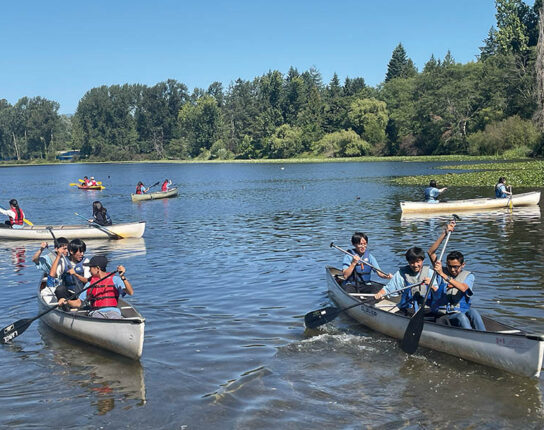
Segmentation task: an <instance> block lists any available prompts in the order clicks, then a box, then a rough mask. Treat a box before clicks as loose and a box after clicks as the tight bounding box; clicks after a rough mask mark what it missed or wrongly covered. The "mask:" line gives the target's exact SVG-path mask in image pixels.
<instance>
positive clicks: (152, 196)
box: [130, 188, 178, 202]
mask: <svg viewBox="0 0 544 430" xmlns="http://www.w3.org/2000/svg"><path fill="white" fill-rule="evenodd" d="M177 195H178V189H177V188H172V189H171V190H168V191H155V192H154V193H145V194H131V195H130V196H131V198H132V201H133V202H139V201H142V200H157V199H167V198H170V197H176V196H177Z"/></svg>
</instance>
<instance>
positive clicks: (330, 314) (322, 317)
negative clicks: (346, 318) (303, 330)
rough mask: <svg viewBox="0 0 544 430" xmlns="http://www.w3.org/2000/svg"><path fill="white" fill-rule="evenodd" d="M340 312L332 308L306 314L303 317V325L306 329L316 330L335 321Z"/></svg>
mask: <svg viewBox="0 0 544 430" xmlns="http://www.w3.org/2000/svg"><path fill="white" fill-rule="evenodd" d="M340 312H341V310H340V309H338V308H335V307H334V306H329V307H327V308H323V309H318V310H317V311H312V312H308V313H307V314H306V315H305V316H304V325H305V326H306V327H308V328H317V327H319V326H320V325H323V324H327V323H328V322H330V321H332V320H333V319H335V318H336V317H337V316H338V314H339V313H340Z"/></svg>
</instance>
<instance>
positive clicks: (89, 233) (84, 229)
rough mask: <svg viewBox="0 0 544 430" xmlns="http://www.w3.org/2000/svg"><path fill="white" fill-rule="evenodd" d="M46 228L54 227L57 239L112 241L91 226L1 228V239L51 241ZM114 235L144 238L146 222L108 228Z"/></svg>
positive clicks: (108, 236)
mask: <svg viewBox="0 0 544 430" xmlns="http://www.w3.org/2000/svg"><path fill="white" fill-rule="evenodd" d="M46 227H52V230H53V234H54V235H55V237H65V238H66V239H68V240H71V239H110V235H108V233H106V232H104V231H102V230H100V229H98V228H97V227H93V226H92V225H91V224H89V225H53V226H45V225H34V226H25V227H23V228H19V229H15V228H0V239H8V240H38V241H40V240H51V237H52V236H51V233H50V231H49V230H48V229H47V228H46ZM105 228H107V229H108V230H109V231H111V232H112V233H115V234H118V235H120V236H122V237H124V238H129V237H131V238H138V237H142V236H143V234H144V231H145V222H144V221H140V222H131V223H124V224H113V225H109V226H107V227H105Z"/></svg>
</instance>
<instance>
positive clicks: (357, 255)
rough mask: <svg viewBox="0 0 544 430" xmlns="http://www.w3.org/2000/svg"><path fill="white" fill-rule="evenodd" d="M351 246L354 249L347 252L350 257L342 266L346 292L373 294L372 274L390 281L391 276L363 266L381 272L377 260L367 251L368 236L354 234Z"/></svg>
mask: <svg viewBox="0 0 544 430" xmlns="http://www.w3.org/2000/svg"><path fill="white" fill-rule="evenodd" d="M351 244H352V245H353V247H354V248H353V249H350V250H349V251H348V252H349V253H350V254H351V255H346V256H345V257H344V261H343V264H342V273H343V275H344V279H345V280H344V286H345V287H346V291H348V292H358V293H375V292H376V291H375V289H376V287H373V286H372V283H371V276H372V272H373V271H374V272H376V273H377V274H378V276H379V277H380V278H384V279H391V278H392V277H393V275H392V274H391V273H389V274H385V273H383V272H381V271H376V270H374V269H372V268H371V267H370V266H369V265H368V264H365V262H366V263H370V264H371V265H372V266H374V267H375V268H376V269H378V270H381V269H380V265H379V264H378V260H376V258H375V257H374V256H373V255H372V254H371V253H370V251H369V250H368V236H367V235H366V234H365V233H362V232H355V233H354V234H353V236H352V237H351ZM378 288H379V287H378ZM373 290H374V291H373Z"/></svg>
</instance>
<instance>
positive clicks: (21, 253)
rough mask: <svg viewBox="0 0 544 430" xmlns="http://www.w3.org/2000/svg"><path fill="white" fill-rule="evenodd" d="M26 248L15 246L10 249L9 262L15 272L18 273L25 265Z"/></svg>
mask: <svg viewBox="0 0 544 430" xmlns="http://www.w3.org/2000/svg"><path fill="white" fill-rule="evenodd" d="M25 254H26V249H25V248H24V247H21V246H17V247H15V248H12V249H11V263H12V264H13V266H14V268H15V273H19V272H20V271H21V270H22V269H23V268H24V267H25V261H26V255H25Z"/></svg>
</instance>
